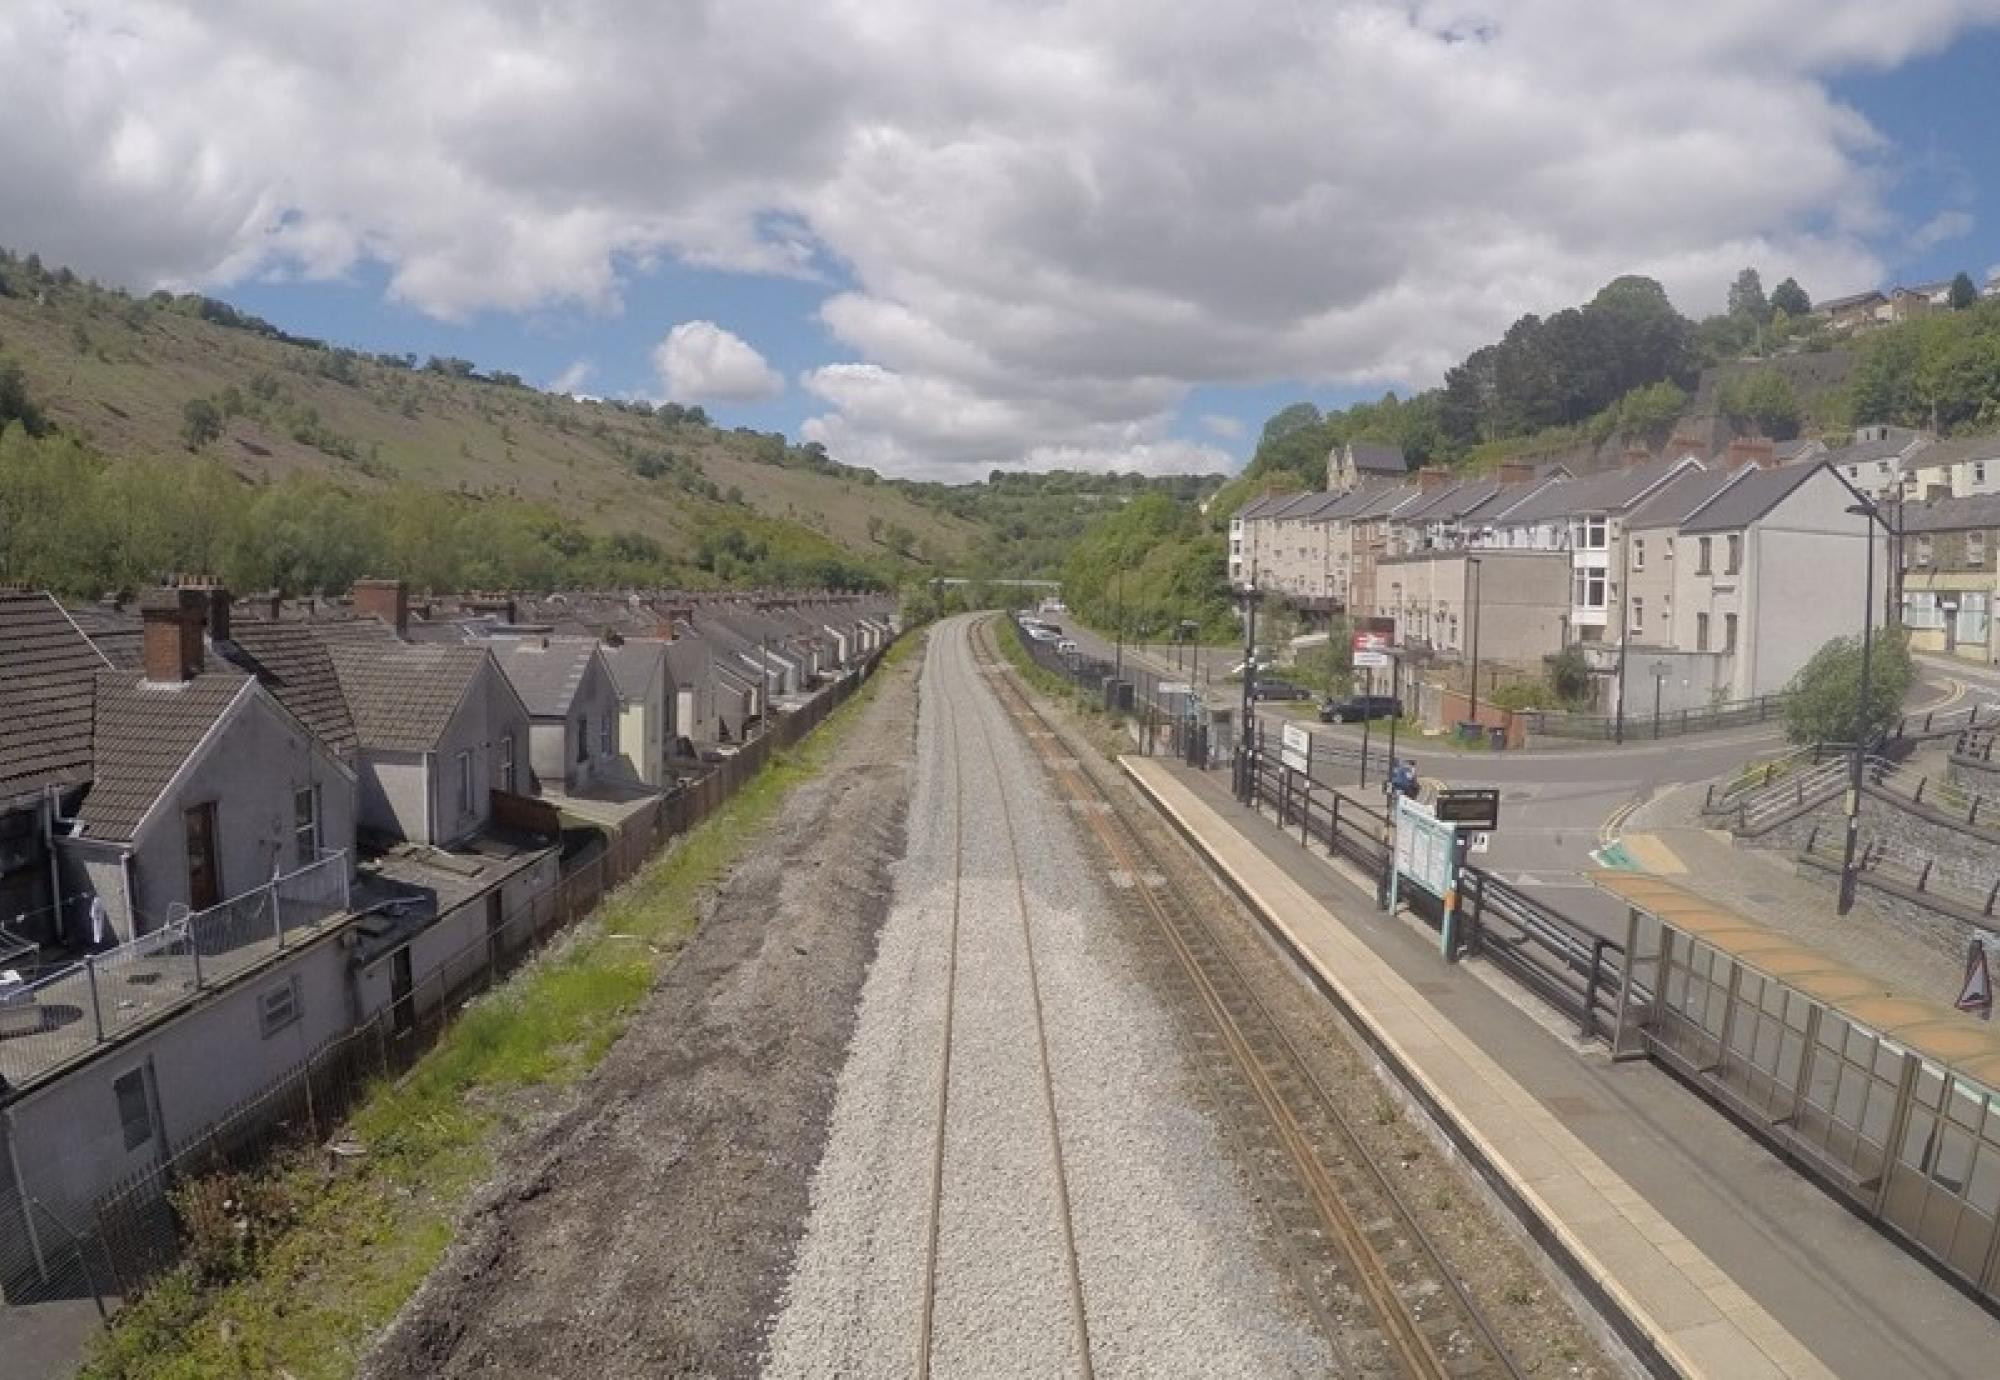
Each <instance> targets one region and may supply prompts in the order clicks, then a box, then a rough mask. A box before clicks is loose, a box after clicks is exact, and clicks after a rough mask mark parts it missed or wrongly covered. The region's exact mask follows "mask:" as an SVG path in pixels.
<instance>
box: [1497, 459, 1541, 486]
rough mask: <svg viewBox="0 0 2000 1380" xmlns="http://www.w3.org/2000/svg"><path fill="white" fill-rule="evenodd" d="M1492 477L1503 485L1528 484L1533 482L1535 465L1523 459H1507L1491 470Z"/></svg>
mask: <svg viewBox="0 0 2000 1380" xmlns="http://www.w3.org/2000/svg"><path fill="white" fill-rule="evenodd" d="M1493 477H1494V478H1495V479H1497V480H1499V481H1500V483H1502V484H1503V485H1513V484H1530V483H1533V482H1534V478H1535V467H1534V466H1533V465H1530V464H1529V463H1528V462H1527V461H1525V460H1509V461H1508V462H1507V463H1506V464H1504V465H1502V466H1500V467H1499V468H1498V469H1496V470H1494V471H1493Z"/></svg>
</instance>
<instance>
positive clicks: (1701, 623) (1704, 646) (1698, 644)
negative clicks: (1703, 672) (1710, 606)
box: [1694, 613, 1708, 652]
mask: <svg viewBox="0 0 2000 1380" xmlns="http://www.w3.org/2000/svg"><path fill="white" fill-rule="evenodd" d="M1694 649H1695V650H1696V651H1697V652H1705V651H1707V650H1708V615H1707V614H1705V613H1697V614H1696V615H1695V616H1694Z"/></svg>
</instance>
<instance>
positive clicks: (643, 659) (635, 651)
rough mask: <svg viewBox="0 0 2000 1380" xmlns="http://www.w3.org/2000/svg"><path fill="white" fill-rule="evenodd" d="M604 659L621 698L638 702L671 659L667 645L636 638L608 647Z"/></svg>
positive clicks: (648, 639)
mask: <svg viewBox="0 0 2000 1380" xmlns="http://www.w3.org/2000/svg"><path fill="white" fill-rule="evenodd" d="M603 655H604V660H605V661H606V662H607V663H609V665H610V667H611V681H612V684H614V685H616V686H617V687H618V697H619V698H620V699H626V700H636V699H638V698H639V697H640V696H641V695H643V694H645V693H646V687H647V686H648V685H650V684H652V681H653V677H654V676H655V675H657V674H658V673H659V668H660V663H661V662H663V661H665V660H666V657H667V644H666V643H665V642H663V641H661V640H660V639H659V638H655V637H635V638H632V639H630V640H628V641H625V642H621V643H619V644H618V645H617V646H613V647H606V648H605V649H604V653H603Z"/></svg>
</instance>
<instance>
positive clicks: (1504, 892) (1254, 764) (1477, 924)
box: [1236, 735, 1625, 1040]
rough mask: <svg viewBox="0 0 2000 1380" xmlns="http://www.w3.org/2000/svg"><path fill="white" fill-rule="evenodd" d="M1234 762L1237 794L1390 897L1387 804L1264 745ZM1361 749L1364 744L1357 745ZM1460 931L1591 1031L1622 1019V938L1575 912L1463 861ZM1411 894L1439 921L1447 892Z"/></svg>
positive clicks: (1415, 904) (1410, 900) (1600, 1033)
mask: <svg viewBox="0 0 2000 1380" xmlns="http://www.w3.org/2000/svg"><path fill="white" fill-rule="evenodd" d="M1255 741H1256V743H1257V745H1258V748H1259V750H1257V751H1253V752H1252V753H1251V754H1250V755H1249V756H1248V757H1247V758H1246V759H1245V760H1244V761H1243V762H1242V763H1241V764H1240V765H1239V767H1238V772H1237V776H1236V783H1237V792H1238V795H1239V797H1243V796H1246V795H1247V796H1248V798H1249V799H1251V800H1252V801H1254V803H1255V804H1256V805H1257V806H1258V807H1259V808H1260V809H1268V810H1269V811H1271V813H1272V816H1273V818H1274V819H1275V820H1276V822H1277V824H1278V827H1279V828H1281V829H1283V830H1285V831H1286V832H1287V833H1292V832H1294V831H1296V833H1297V835H1298V840H1299V843H1300V845H1301V846H1307V845H1310V844H1313V843H1317V844H1318V845H1319V846H1320V847H1321V848H1322V849H1324V850H1325V851H1326V853H1327V854H1328V855H1329V856H1330V857H1336V858H1342V859H1345V860H1346V861H1348V862H1350V863H1353V864H1354V865H1355V866H1356V867H1358V868H1360V869H1361V871H1362V872H1363V873H1365V874H1366V875H1367V876H1369V877H1371V878H1375V879H1377V890H1378V895H1379V896H1380V897H1382V898H1383V904H1385V905H1386V904H1387V901H1386V897H1387V877H1388V868H1389V866H1390V861H1391V857H1392V855H1393V851H1394V833H1393V830H1392V828H1391V825H1390V821H1389V818H1388V816H1387V814H1386V813H1385V812H1384V811H1381V810H1377V809H1374V808H1371V807H1370V806H1369V805H1368V804H1367V803H1366V802H1364V801H1361V800H1357V799H1356V798H1354V797H1353V796H1351V795H1348V794H1346V793H1345V792H1343V791H1341V790H1340V789H1338V788H1337V787H1334V786H1330V785H1327V784H1325V783H1323V782H1320V781H1316V780H1314V779H1313V778H1312V777H1310V776H1308V775H1307V774H1306V773H1305V772H1301V771H1297V770H1295V769H1293V768H1291V767H1287V766H1285V765H1283V763H1282V762H1281V761H1280V760H1279V759H1277V758H1276V757H1274V756H1272V755H1271V754H1269V753H1268V752H1265V751H1262V750H1261V748H1262V742H1263V739H1262V736H1261V735H1257V737H1256V740H1255ZM1356 751H1358V749H1357V750H1356ZM1458 875H1459V890H1458V895H1457V896H1456V897H1455V898H1454V900H1455V902H1456V904H1457V907H1458V924H1457V926H1456V934H1457V936H1458V942H1459V943H1460V944H1461V945H1462V946H1463V951H1464V952H1465V953H1466V954H1470V955H1477V956H1480V957H1484V958H1487V959H1490V960H1491V961H1492V962H1493V964H1494V966H1495V967H1497V968H1498V969H1500V971H1502V972H1504V973H1506V974H1507V975H1508V976H1510V977H1512V978H1514V979H1515V980H1516V981H1518V982H1520V983H1521V984H1522V985H1523V986H1524V987H1526V988H1527V989H1528V990H1529V991H1531V992H1533V993H1534V994H1535V995H1536V996H1538V997H1540V998H1541V999H1542V1000H1543V1001H1545V1002H1547V1003H1548V1004H1549V1005H1551V1006H1553V1007H1555V1008H1556V1009H1557V1010H1558V1011H1560V1012H1562V1013H1563V1014H1564V1015H1566V1016H1567V1017H1569V1019H1571V1020H1573V1021H1575V1022H1576V1023H1577V1028H1578V1029H1579V1031H1580V1032H1581V1033H1582V1035H1583V1037H1584V1038H1585V1039H1606V1040H1608V1039H1609V1037H1610V1033H1611V1030H1612V1028H1613V1026H1614V1025H1615V1023H1616V1020H1617V1014H1618V1007H1617V1003H1618V994H1619V987H1620V984H1621V982H1622V981H1623V974H1624V964H1625V946H1624V945H1623V944H1621V943H1619V942H1618V941H1616V940H1613V939H1608V938H1606V937H1604V936H1603V935H1600V934H1598V933H1597V932H1596V931H1594V930H1592V929H1590V928H1589V927H1587V926H1585V925H1582V924H1579V923H1578V922H1576V921H1575V920H1572V919H1570V918H1569V917H1568V916H1566V915H1564V914H1563V913H1562V912H1561V911H1559V910H1556V909H1555V908H1554V907H1552V906H1549V905H1547V904H1545V903H1544V902H1541V901H1538V900H1536V899H1535V898H1534V897H1533V896H1530V895H1529V894H1528V893H1526V892H1525V891H1522V890H1521V889H1519V888H1518V887H1514V886H1511V885H1509V884H1508V883H1506V882H1503V881H1501V880H1500V879H1499V878H1498V877H1495V876H1494V875H1493V874H1492V873H1490V872H1487V871H1486V870H1485V869H1483V868H1480V867H1476V866H1472V865H1469V864H1468V865H1466V866H1464V867H1461V868H1460V869H1459V874H1458ZM1402 895H1403V899H1404V901H1405V903H1407V904H1408V905H1409V907H1410V909H1411V910H1412V911H1414V912H1415V913H1416V914H1417V915H1418V916H1420V917H1422V919H1423V920H1424V921H1425V922H1426V923H1428V924H1429V925H1430V926H1431V927H1432V928H1433V929H1441V928H1442V926H1443V923H1444V902H1443V901H1442V899H1441V898H1439V897H1435V896H1432V895H1431V894H1430V893H1429V892H1426V891H1424V890H1422V889H1421V888H1417V887H1411V888H1408V889H1406V890H1404V891H1403V893H1402Z"/></svg>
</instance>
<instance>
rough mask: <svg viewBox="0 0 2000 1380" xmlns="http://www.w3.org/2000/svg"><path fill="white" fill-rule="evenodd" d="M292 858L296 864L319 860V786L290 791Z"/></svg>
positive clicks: (306, 864)
mask: <svg viewBox="0 0 2000 1380" xmlns="http://www.w3.org/2000/svg"><path fill="white" fill-rule="evenodd" d="M292 858H293V862H294V864H295V865H296V866H299V867H307V866H310V865H311V864H313V863H316V862H318V861H319V787H318V786H307V787H305V788H304V789H303V790H297V791H293V792H292Z"/></svg>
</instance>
